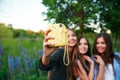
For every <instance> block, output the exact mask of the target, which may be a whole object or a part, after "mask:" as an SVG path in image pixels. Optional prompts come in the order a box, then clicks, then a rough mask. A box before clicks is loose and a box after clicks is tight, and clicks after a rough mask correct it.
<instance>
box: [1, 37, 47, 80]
mask: <svg viewBox="0 0 120 80" xmlns="http://www.w3.org/2000/svg"><path fill="white" fill-rule="evenodd" d="M42 42H43V39H42V38H39V39H30V38H16V39H14V38H2V39H0V47H2V48H3V49H4V54H3V55H1V54H0V62H1V63H2V65H1V66H0V69H1V70H0V80H45V79H46V74H45V73H44V72H43V71H41V70H40V69H39V62H38V61H39V59H40V57H41V56H40V52H39V51H40V50H41V49H42V44H43V43H42ZM1 52H2V51H1ZM9 57H11V58H12V59H13V62H14V63H12V61H11V60H12V59H11V60H9V59H8V58H9ZM18 58H20V61H21V66H20V67H19V66H18V65H16V64H15V63H17V59H18ZM10 61H11V62H10ZM10 63H11V64H12V65H13V64H14V69H15V70H12V67H10V65H9V64H10ZM19 64H20V63H19ZM26 64H27V65H28V66H29V67H26Z"/></svg>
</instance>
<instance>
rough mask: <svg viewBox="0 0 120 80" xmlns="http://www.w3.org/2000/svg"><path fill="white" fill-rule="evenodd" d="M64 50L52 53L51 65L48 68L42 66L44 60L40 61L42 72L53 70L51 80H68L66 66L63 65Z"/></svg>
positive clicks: (59, 49) (60, 49)
mask: <svg viewBox="0 0 120 80" xmlns="http://www.w3.org/2000/svg"><path fill="white" fill-rule="evenodd" d="M63 54H64V49H62V48H58V49H56V50H55V51H54V53H52V55H51V58H50V63H49V64H48V65H47V66H44V65H43V64H42V59H40V61H39V66H40V69H41V70H44V71H48V70H51V75H50V80H67V79H66V78H67V75H66V66H65V65H64V63H63Z"/></svg>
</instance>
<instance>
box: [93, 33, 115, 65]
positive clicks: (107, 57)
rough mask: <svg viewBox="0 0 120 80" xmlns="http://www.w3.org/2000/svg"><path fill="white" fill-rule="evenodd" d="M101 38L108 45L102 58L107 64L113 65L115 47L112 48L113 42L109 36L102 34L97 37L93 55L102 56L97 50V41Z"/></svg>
mask: <svg viewBox="0 0 120 80" xmlns="http://www.w3.org/2000/svg"><path fill="white" fill-rule="evenodd" d="M100 37H102V38H103V39H104V40H105V43H106V50H105V53H104V54H103V56H102V59H103V61H104V62H105V64H108V63H111V62H113V57H114V53H113V47H112V40H111V38H110V35H109V34H107V33H104V32H102V33H99V34H97V35H96V37H95V40H94V45H93V54H97V55H100V54H99V52H98V51H97V49H96V42H97V39H98V38H100ZM100 56H101V55H100Z"/></svg>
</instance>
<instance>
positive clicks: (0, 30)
mask: <svg viewBox="0 0 120 80" xmlns="http://www.w3.org/2000/svg"><path fill="white" fill-rule="evenodd" d="M12 27H13V26H12V24H9V25H5V24H4V23H0V38H19V37H22V38H25V37H28V38H37V37H43V34H44V31H43V30H40V31H39V32H33V31H31V30H23V29H13V28H12Z"/></svg>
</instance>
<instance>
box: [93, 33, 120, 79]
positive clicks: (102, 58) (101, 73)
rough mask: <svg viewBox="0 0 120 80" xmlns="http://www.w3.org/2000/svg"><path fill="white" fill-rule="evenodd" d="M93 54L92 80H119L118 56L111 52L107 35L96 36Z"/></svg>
mask: <svg viewBox="0 0 120 80" xmlns="http://www.w3.org/2000/svg"><path fill="white" fill-rule="evenodd" d="M93 54H94V60H95V68H94V74H95V75H94V80H120V54H119V53H117V52H113V46H112V40H111V38H110V35H109V34H107V33H103V32H102V33H99V34H97V35H96V37H95V40H94V45H93Z"/></svg>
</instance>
